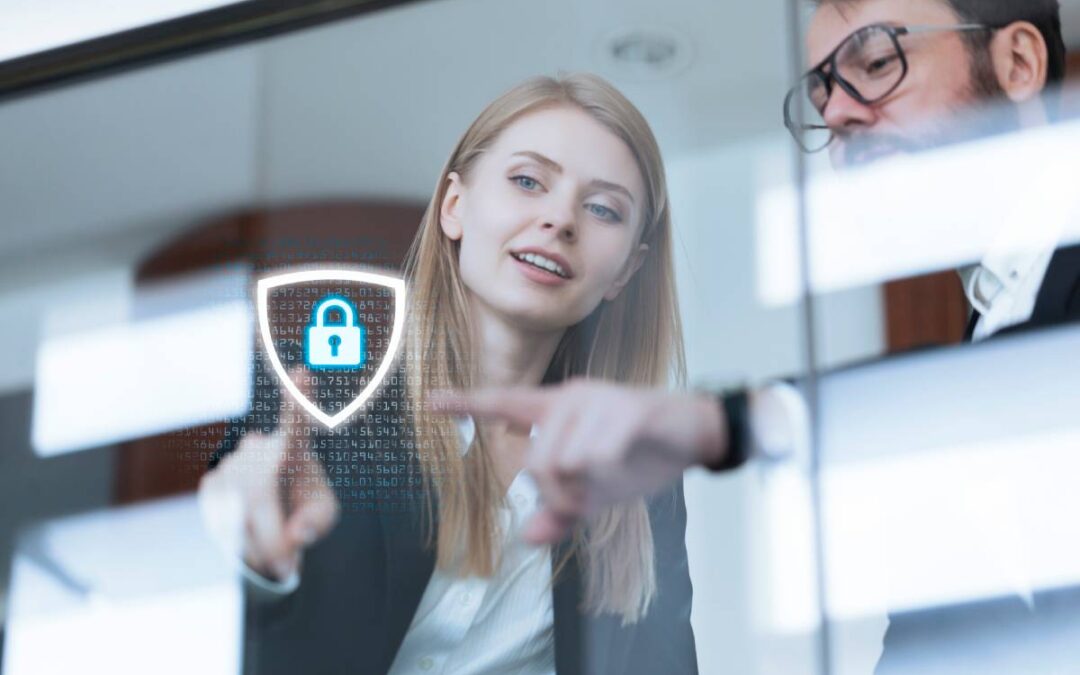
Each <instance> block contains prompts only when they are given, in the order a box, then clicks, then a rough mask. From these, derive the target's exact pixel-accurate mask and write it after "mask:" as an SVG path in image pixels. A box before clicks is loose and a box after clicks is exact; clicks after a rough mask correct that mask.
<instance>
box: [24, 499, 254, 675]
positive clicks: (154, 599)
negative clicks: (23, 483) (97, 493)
mask: <svg viewBox="0 0 1080 675" xmlns="http://www.w3.org/2000/svg"><path fill="white" fill-rule="evenodd" d="M242 619H243V594H242V592H241V584H240V581H239V579H238V577H237V575H236V574H235V571H234V568H233V565H232V564H230V563H229V561H226V560H225V558H224V557H223V556H222V554H221V552H220V551H219V549H218V548H217V547H216V545H215V544H214V543H213V542H212V540H211V539H210V538H209V537H208V536H207V535H206V533H205V530H204V528H203V525H202V519H201V517H200V515H199V509H198V505H197V503H196V498H195V497H194V496H189V497H183V498H179V499H170V500H166V501H162V502H156V503H152V504H147V505H140V506H136V507H128V508H124V509H113V510H109V511H102V512H97V513H93V514H88V515H83V516H76V517H72V518H65V519H62V520H58V521H52V522H48V523H45V524H44V525H41V526H39V527H37V528H35V529H33V530H31V531H29V532H27V533H25V534H24V536H23V537H21V538H20V541H19V544H18V547H17V550H16V554H15V559H14V563H13V566H12V576H11V600H10V604H9V606H8V614H7V637H6V641H5V645H4V663H3V672H4V675H50V674H55V675H61V674H66V673H89V672H94V673H98V672H101V673H113V674H115V675H143V674H144V673H155V674H159V675H172V674H175V675H181V674H187V673H200V674H205V675H236V673H239V672H240V664H241V645H242V643H243V639H242V625H243V623H242Z"/></svg>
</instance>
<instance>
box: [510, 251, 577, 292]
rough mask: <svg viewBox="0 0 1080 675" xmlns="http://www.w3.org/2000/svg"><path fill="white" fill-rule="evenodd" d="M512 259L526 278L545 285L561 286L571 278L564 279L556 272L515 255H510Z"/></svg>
mask: <svg viewBox="0 0 1080 675" xmlns="http://www.w3.org/2000/svg"><path fill="white" fill-rule="evenodd" d="M510 259H511V260H513V261H514V264H515V265H517V267H518V269H519V270H521V273H522V274H524V275H525V278H527V279H529V280H530V281H535V282H536V283H538V284H542V285H544V286H559V285H561V284H565V283H566V282H567V281H569V279H564V278H562V277H560V276H559V275H558V274H555V273H554V272H549V271H547V270H545V269H540V268H539V267H537V266H536V265H530V264H529V263H527V262H522V261H521V260H518V259H517V258H515V257H514V256H510Z"/></svg>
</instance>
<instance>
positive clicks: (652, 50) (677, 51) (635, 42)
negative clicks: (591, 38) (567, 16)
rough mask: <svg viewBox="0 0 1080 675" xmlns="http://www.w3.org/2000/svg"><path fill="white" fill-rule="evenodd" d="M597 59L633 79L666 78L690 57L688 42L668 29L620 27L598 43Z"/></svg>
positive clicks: (680, 67) (678, 70)
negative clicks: (599, 46) (599, 58)
mask: <svg viewBox="0 0 1080 675" xmlns="http://www.w3.org/2000/svg"><path fill="white" fill-rule="evenodd" d="M600 52H601V58H602V59H603V60H604V62H605V63H606V65H607V66H609V67H610V68H612V69H614V70H615V71H616V72H617V73H618V74H619V75H620V76H623V77H631V78H634V79H649V80H651V79H659V78H664V77H670V76H672V75H675V74H677V73H679V72H680V71H682V70H683V69H685V68H686V67H687V66H688V65H690V62H691V61H692V60H693V53H692V52H693V50H692V49H691V43H690V40H689V39H688V38H686V37H685V36H684V35H682V34H680V33H678V32H676V31H674V30H672V29H670V28H659V27H650V28H624V29H622V30H619V31H616V32H614V33H612V34H610V35H609V36H608V37H607V38H606V39H605V40H604V41H603V42H602V43H601V49H600Z"/></svg>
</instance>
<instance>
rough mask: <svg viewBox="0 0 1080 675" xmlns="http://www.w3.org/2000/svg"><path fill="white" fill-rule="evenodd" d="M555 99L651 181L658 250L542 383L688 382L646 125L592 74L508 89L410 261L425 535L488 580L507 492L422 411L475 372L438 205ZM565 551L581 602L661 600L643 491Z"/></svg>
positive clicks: (639, 612)
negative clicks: (597, 128) (499, 143)
mask: <svg viewBox="0 0 1080 675" xmlns="http://www.w3.org/2000/svg"><path fill="white" fill-rule="evenodd" d="M559 106H573V107H576V108H578V109H580V110H583V111H584V112H586V113H587V114H589V115H590V116H592V117H593V119H595V120H597V121H598V122H600V123H601V124H603V125H604V126H605V127H606V128H607V129H608V130H610V131H611V132H612V133H614V134H615V135H616V136H617V137H618V138H620V139H622V141H623V142H624V143H626V145H627V146H628V147H629V149H630V150H631V152H632V153H633V155H634V158H635V160H636V162H637V165H638V168H639V170H640V172H641V175H642V177H643V179H644V183H645V192H646V195H645V208H644V210H643V221H644V222H643V227H642V231H641V242H642V243H645V244H648V246H649V251H648V253H647V254H646V255H645V259H644V262H643V264H642V266H641V268H640V269H639V270H638V271H637V272H636V273H635V274H634V275H633V277H632V278H631V280H630V281H629V283H628V284H627V285H626V286H625V287H624V289H623V290H622V292H621V293H620V294H619V296H618V297H617V298H616V299H615V300H613V301H604V302H602V303H601V304H600V306H599V307H598V308H597V309H595V310H594V311H593V312H592V313H591V314H590V315H589V316H588V317H587V318H586V319H584V320H583V321H581V322H580V323H578V324H577V325H574V326H572V327H570V328H569V329H568V330H567V331H566V332H565V334H564V336H563V338H562V340H561V341H560V343H559V346H558V348H557V349H556V351H555V355H554V356H553V358H552V361H551V364H550V365H549V367H548V371H547V374H546V375H545V377H544V380H545V382H558V381H562V380H565V379H568V378H570V377H574V376H584V377H591V378H601V379H604V380H610V381H615V382H621V383H626V384H632V385H642V386H663V385H665V384H667V383H669V381H671V379H672V378H674V379H675V381H676V382H677V383H678V384H680V385H681V384H683V383H684V382H685V372H686V365H685V356H684V352H683V343H682V328H681V323H680V320H679V311H678V301H677V298H676V291H675V281H674V270H673V263H672V233H671V215H670V210H669V206H668V198H667V185H666V180H665V177H664V168H663V161H662V159H661V157H660V149H659V146H658V145H657V143H656V139H655V138H654V136H653V134H652V131H651V130H650V128H649V125H648V123H647V122H646V121H645V119H644V117H642V115H641V113H640V112H638V110H637V109H636V108H635V107H634V105H633V104H632V103H630V101H628V100H627V99H626V98H625V97H624V96H623V95H622V94H621V93H619V92H618V91H617V90H616V89H615V88H614V87H612V86H611V85H610V84H608V83H607V82H605V81H604V80H603V79H601V78H599V77H597V76H594V75H589V74H572V75H562V76H560V77H558V78H550V77H535V78H531V79H529V80H527V81H525V82H523V83H522V84H520V85H518V86H516V87H514V88H513V89H511V90H509V91H507V92H506V93H504V94H503V95H501V96H500V97H499V98H497V99H496V100H495V101H493V102H492V103H491V104H490V105H489V106H488V107H487V108H486V109H485V110H484V111H483V112H482V113H480V116H479V117H477V119H476V120H475V121H474V122H473V123H472V125H471V126H470V127H469V129H468V130H467V131H466V132H465V134H464V135H463V136H462V137H461V140H460V141H459V142H458V144H457V147H455V148H454V151H453V152H452V153H451V155H450V158H449V160H448V161H447V162H446V165H445V166H444V167H443V170H442V173H441V174H440V176H439V180H438V183H437V184H436V187H435V194H434V195H433V196H432V198H431V202H430V203H429V204H428V207H427V211H426V213H425V214H424V218H423V220H422V222H421V224H420V231H419V232H418V234H417V236H416V239H415V240H414V241H413V244H412V247H411V248H410V251H409V255H408V259H407V262H406V276H407V278H408V279H409V283H410V287H411V290H410V293H411V300H410V303H411V305H410V321H409V335H408V338H407V342H406V347H405V349H406V357H407V358H406V359H405V361H406V368H407V380H408V382H409V385H410V386H409V398H410V403H411V405H410V409H411V410H412V411H414V412H415V415H416V417H415V431H416V433H417V438H418V440H421V441H422V443H423V445H422V447H423V451H422V452H419V453H418V454H419V455H420V463H421V467H422V474H423V476H424V480H425V486H426V487H427V489H428V490H429V493H430V494H431V496H432V497H433V498H434V502H435V503H436V507H435V508H437V518H436V517H435V515H434V514H433V513H432V508H431V503H432V500H431V499H429V500H428V505H429V508H428V516H429V522H431V523H437V526H436V527H433V528H432V529H430V530H429V537H431V536H434V537H435V542H436V545H437V552H436V561H437V564H438V566H439V567H440V569H448V568H451V567H457V568H458V572H459V573H461V574H478V575H483V576H489V575H491V574H492V573H493V571H494V569H495V567H496V566H497V565H498V554H499V546H498V542H499V538H498V537H499V535H500V532H499V526H498V520H497V508H498V506H499V504H501V503H502V501H501V500H502V499H503V498H504V497H503V494H502V492H501V487H500V486H499V483H498V481H497V480H496V476H495V472H494V469H493V467H492V462H491V458H490V456H489V454H488V453H487V452H486V450H485V449H484V448H483V443H482V441H481V440H480V434H477V435H476V438H475V440H474V442H473V443H474V444H473V446H472V447H471V449H470V451H469V452H468V453H466V454H464V455H462V454H461V452H460V448H459V446H458V443H457V441H456V439H457V434H456V430H455V427H454V424H453V422H452V421H451V420H450V419H448V418H446V417H445V416H440V415H432V414H428V413H427V412H426V411H427V410H428V406H427V405H426V397H427V394H428V392H431V391H433V390H441V389H466V390H467V389H470V388H472V387H473V386H474V384H475V380H476V374H475V371H474V369H473V365H472V355H473V353H474V352H473V351H472V350H473V346H474V345H473V334H472V330H471V326H470V324H469V320H468V319H467V317H469V316H470V314H469V312H468V311H467V293H466V288H465V285H464V283H463V282H462V278H461V274H460V271H459V269H458V247H459V243H458V242H457V241H454V240H452V239H450V238H449V237H447V236H445V235H444V234H443V232H442V230H441V228H440V227H439V214H440V208H441V205H442V202H443V198H444V196H445V194H446V189H447V184H448V178H447V177H448V175H449V174H450V173H451V172H457V173H458V174H459V175H460V176H461V177H462V179H463V180H465V181H468V177H469V175H470V172H471V171H472V170H473V168H474V166H475V164H476V162H477V160H478V158H479V157H480V156H481V155H483V153H484V152H485V151H487V150H488V149H489V148H490V147H491V146H492V144H493V143H494V142H495V140H496V139H497V138H498V136H499V134H501V133H502V131H503V130H505V129H506V128H507V127H508V126H510V125H511V124H512V123H513V122H514V121H516V120H517V119H518V118H520V117H521V116H523V115H526V114H528V113H530V112H533V111H536V110H538V109H540V108H549V107H559ZM420 447H421V446H420V445H418V450H419V449H420ZM436 528H437V535H436V533H435V531H434V530H435V529H436ZM462 544H464V546H463V547H462ZM570 550H571V554H574V555H579V556H580V560H581V561H582V562H583V563H584V564H583V567H584V570H585V575H584V577H585V607H586V609H588V610H589V611H592V612H594V613H610V614H617V615H621V616H622V618H623V621H624V623H629V622H634V621H637V620H638V619H639V618H641V617H642V616H643V615H644V614H645V612H646V611H647V610H648V607H649V604H650V603H651V601H652V599H653V597H654V596H655V595H656V573H655V566H654V551H653V537H652V527H651V525H650V522H649V514H648V511H647V509H646V505H645V502H644V500H640V499H639V500H637V501H634V502H630V503H629V504H625V505H620V506H616V507H613V508H610V509H608V510H607V511H605V512H603V513H601V514H599V515H598V516H597V517H595V518H592V519H590V522H589V523H588V524H587V526H586V527H585V528H579V530H578V532H577V533H576V534H575V537H574V542H573V545H572V547H571V549H570ZM459 556H460V557H459ZM565 562H566V560H565V559H564V560H563V561H562V562H561V563H560V564H559V565H558V566H557V569H556V574H558V572H559V570H561V569H562V564H563V563H565Z"/></svg>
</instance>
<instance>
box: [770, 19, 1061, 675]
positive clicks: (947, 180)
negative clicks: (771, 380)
mask: <svg viewBox="0 0 1080 675" xmlns="http://www.w3.org/2000/svg"><path fill="white" fill-rule="evenodd" d="M1057 4H1058V3H1001V4H1000V6H999V7H996V8H994V9H992V10H991V9H990V8H988V6H985V5H978V3H974V4H969V3H961V2H917V3H915V2H877V3H843V4H841V3H823V4H821V5H820V6H818V7H815V8H810V9H808V10H807V12H806V15H805V17H804V19H805V20H804V28H803V30H802V42H803V45H802V48H803V50H804V55H805V56H804V58H805V60H806V62H807V63H809V64H810V65H811V66H814V65H817V64H820V63H822V62H826V63H829V62H830V61H829V58H830V53H831V51H832V50H833V49H836V48H839V49H840V52H839V53H840V54H843V53H845V50H850V49H852V47H851V42H850V41H848V42H845V40H847V38H848V36H851V35H853V34H856V35H857V31H860V30H866V27H867V26H870V25H874V24H884V25H888V26H891V27H892V28H891V29H889V30H891V31H892V32H893V33H894V34H895V35H896V42H897V45H898V46H899V50H900V52H901V53H902V54H903V59H904V63H905V66H906V67H905V69H904V70H903V77H902V78H900V79H899V81H898V82H897V84H896V86H895V88H894V89H892V90H891V91H890V93H888V94H887V95H885V96H883V97H880V98H875V97H872V96H870V97H866V96H864V97H860V96H856V95H854V94H853V93H852V91H851V90H852V87H845V86H843V84H844V83H841V82H837V81H836V77H840V78H844V77H845V72H844V70H843V69H842V68H841V69H839V70H838V71H835V73H834V74H833V71H831V70H829V69H828V68H826V73H825V77H826V79H827V80H829V82H830V83H831V84H832V85H833V86H832V90H831V96H830V97H829V98H828V100H827V101H826V102H825V104H824V106H823V107H822V108H821V119H822V120H823V121H824V123H825V124H826V125H827V126H828V127H829V130H830V131H831V132H832V136H833V138H832V141H831V143H830V144H829V146H828V148H827V149H826V150H824V151H822V152H821V153H818V154H807V155H805V162H806V167H807V171H806V174H805V180H804V181H803V182H802V184H801V186H800V188H799V190H798V191H797V193H794V194H789V193H785V192H784V191H783V190H780V191H776V192H775V193H773V194H771V195H769V196H768V197H767V198H766V199H767V201H768V202H769V204H770V206H769V209H768V210H767V211H766V212H765V213H766V217H765V218H762V219H761V220H759V222H758V226H759V228H761V229H762V230H763V231H765V232H769V233H778V234H773V236H774V237H776V239H774V240H773V241H781V240H782V239H783V238H784V237H785V236H786V234H783V233H781V232H782V228H783V226H784V223H787V222H788V221H789V218H788V216H789V214H791V213H794V212H795V210H796V208H797V206H798V205H800V204H802V205H804V206H805V213H804V215H805V224H806V230H805V231H806V233H807V237H806V244H807V245H806V259H807V261H808V267H807V273H806V277H807V278H808V280H809V284H810V287H811V291H812V302H813V307H814V314H815V315H816V320H817V322H818V332H817V336H818V343H817V349H816V353H815V363H814V364H813V370H814V372H815V374H816V377H815V381H814V383H813V385H814V386H813V387H812V391H813V393H814V398H813V401H814V403H815V406H814V409H813V410H814V420H815V432H814V438H815V440H816V443H815V451H816V452H815V456H816V465H817V467H818V471H817V472H816V473H815V479H816V486H817V495H818V500H817V505H818V508H819V510H818V511H817V513H818V517H819V519H820V523H821V528H820V540H819V545H820V549H819V550H820V555H821V558H820V560H821V561H822V563H823V564H822V567H821V569H822V575H821V583H822V589H821V590H822V597H823V598H824V600H825V605H824V606H825V614H826V619H827V623H826V635H827V653H826V658H827V663H828V671H829V672H835V673H866V672H874V673H890V674H891V673H919V674H920V675H921V674H924V673H960V672H980V673H1011V672H1020V671H1023V672H1063V671H1066V670H1068V669H1070V668H1071V667H1072V665H1071V664H1072V662H1073V660H1074V659H1073V657H1072V653H1071V647H1070V646H1069V645H1070V644H1072V643H1073V641H1074V639H1075V635H1076V622H1075V620H1074V619H1073V618H1072V614H1073V611H1072V610H1073V608H1074V607H1075V598H1076V595H1077V588H1076V586H1077V579H1076V564H1077V563H1076V560H1077V558H1076V552H1075V551H1073V550H1072V545H1071V543H1070V542H1071V541H1072V540H1073V539H1074V537H1073V535H1072V534H1071V529H1072V528H1073V525H1072V520H1071V518H1070V517H1069V516H1068V514H1069V513H1070V506H1069V504H1070V502H1071V497H1070V494H1071V493H1072V492H1074V490H1072V489H1071V488H1070V486H1069V484H1068V479H1067V478H1065V477H1066V476H1070V475H1072V464H1073V461H1074V460H1073V459H1072V458H1071V456H1072V455H1073V454H1074V452H1073V451H1074V450H1075V447H1076V438H1075V436H1076V433H1077V430H1078V429H1077V426H1076V421H1075V415H1073V414H1071V412H1069V411H1070V410H1072V409H1074V408H1075V406H1076V404H1077V402H1078V401H1080V390H1078V389H1077V388H1076V387H1075V386H1074V385H1072V384H1071V382H1072V381H1073V378H1072V377H1071V376H1070V375H1071V373H1070V372H1069V370H1070V369H1071V367H1072V366H1071V363H1072V361H1073V360H1074V359H1071V358H1070V356H1069V354H1071V353H1072V352H1073V351H1074V350H1075V349H1076V340H1077V337H1078V334H1077V332H1076V328H1075V327H1071V326H1070V325H1069V324H1070V322H1072V321H1073V320H1074V319H1077V318H1080V313H1078V312H1077V309H1078V308H1080V304H1077V302H1078V300H1080V296H1076V290H1077V288H1078V287H1077V285H1076V282H1077V280H1078V279H1080V257H1078V256H1077V255H1076V250H1077V248H1076V245H1077V242H1078V241H1080V230H1078V225H1080V220H1078V219H1077V213H1078V212H1077V209H1076V206H1077V205H1076V200H1075V197H1074V195H1075V190H1074V189H1073V188H1072V186H1071V183H1070V181H1071V178H1070V176H1072V175H1074V174H1075V168H1074V167H1072V163H1073V159H1072V158H1073V157H1074V156H1075V153H1074V152H1072V151H1071V148H1072V146H1073V144H1074V143H1075V139H1076V138H1077V136H1076V131H1077V127H1076V121H1075V112H1076V108H1075V104H1074V100H1075V95H1076V94H1075V92H1074V91H1072V86H1071V84H1070V80H1069V79H1068V78H1067V77H1066V76H1067V75H1068V73H1069V72H1070V71H1068V70H1067V65H1068V62H1069V61H1071V60H1073V59H1071V57H1070V56H1069V54H1071V51H1070V49H1071V48H1072V47H1074V46H1075V45H1076V44H1077V42H1076V34H1075V32H1074V30H1073V25H1072V23H1071V21H1070V9H1069V8H1068V7H1065V8H1063V9H1062V10H1061V15H1062V16H1061V17H1060V18H1063V19H1064V22H1063V23H1062V22H1061V21H1060V20H1059V11H1058V7H1057ZM954 10H955V11H954ZM1062 25H1063V26H1064V35H1062V29H1061V26H1062ZM877 30H881V29H877ZM1013 39H1020V40H1030V41H1031V42H1030V44H1031V49H1030V51H1025V52H1024V53H1025V56H1024V57H1022V58H1018V54H1016V53H1012V54H1008V53H1006V51H1005V50H1000V47H1001V45H1003V44H1005V43H1007V41H1009V40H1013ZM1025 62H1026V63H1033V64H1035V68H1034V69H1032V70H1026V69H1025V67H1024V63H1025ZM819 72H820V71H819ZM831 74H832V75H831ZM849 79H851V78H849ZM848 84H852V82H848ZM854 84H855V86H854V89H855V90H856V91H859V86H858V84H857V83H854ZM870 99H872V100H870ZM792 146H793V147H796V146H795V139H794V138H793V139H792ZM770 249H771V251H772V254H773V262H772V263H771V265H770V269H773V270H776V274H775V275H770V278H772V279H773V280H774V287H773V290H774V293H775V295H777V296H783V295H784V292H785V288H786V287H787V286H786V285H787V284H791V283H792V280H791V277H792V276H793V275H790V273H788V276H789V278H787V279H785V278H784V272H785V271H787V270H789V269H790V265H789V264H788V260H786V259H784V258H783V257H782V256H781V253H782V248H780V247H779V246H775V245H773V246H771V247H770ZM789 295H790V293H789ZM855 298H861V299H862V303H863V304H862V305H861V306H860V307H859V308H858V309H855V310H854V311H853V314H852V315H849V316H848V317H841V316H838V315H835V314H834V310H835V308H837V307H842V308H844V309H851V308H852V305H851V304H850V303H851V302H852V300H853V299H855ZM856 302H857V301H856ZM973 309H974V310H976V312H975V313H973ZM871 333H872V334H873V335H874V336H875V337H874V339H873V340H871V341H865V342H862V343H861V348H857V349H853V350H851V351H846V349H847V348H848V347H849V346H853V345H855V344H857V343H859V341H860V338H861V337H865V336H868V335H870V334H871ZM837 355H839V358H837V359H835V360H834V359H833V358H832V357H833V356H837Z"/></svg>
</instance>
